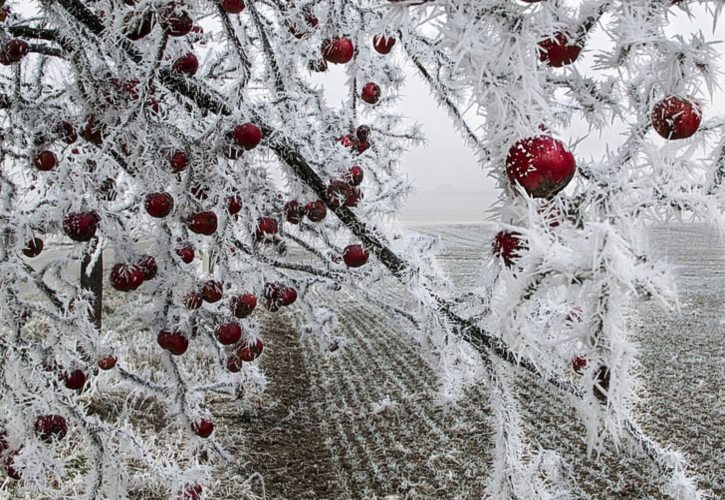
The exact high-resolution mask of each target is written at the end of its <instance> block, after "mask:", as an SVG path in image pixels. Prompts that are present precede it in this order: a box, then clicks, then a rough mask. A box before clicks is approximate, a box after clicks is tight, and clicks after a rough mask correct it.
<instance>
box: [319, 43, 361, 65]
mask: <svg viewBox="0 0 725 500" xmlns="http://www.w3.org/2000/svg"><path fill="white" fill-rule="evenodd" d="M354 53H355V47H354V46H353V44H352V40H350V39H349V38H347V37H335V38H328V39H326V40H325V41H323V42H322V57H324V58H325V59H326V60H327V61H329V62H331V63H335V64H346V63H349V62H350V61H351V60H352V56H353V55H354Z"/></svg>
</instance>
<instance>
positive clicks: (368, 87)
mask: <svg viewBox="0 0 725 500" xmlns="http://www.w3.org/2000/svg"><path fill="white" fill-rule="evenodd" d="M380 95H381V92H380V85H378V84H377V83H374V82H368V83H366V84H365V85H363V88H362V92H360V99H362V100H363V101H365V102H366V103H368V104H377V102H378V101H379V100H380Z"/></svg>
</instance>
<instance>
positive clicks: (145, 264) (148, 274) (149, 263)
mask: <svg viewBox="0 0 725 500" xmlns="http://www.w3.org/2000/svg"><path fill="white" fill-rule="evenodd" d="M136 265H137V266H138V267H140V268H141V270H142V271H143V279H144V281H148V280H152V279H154V278H155V277H156V273H158V272H159V266H158V265H157V264H156V259H155V258H154V257H153V256H151V255H141V256H140V257H139V258H138V261H137V262H136Z"/></svg>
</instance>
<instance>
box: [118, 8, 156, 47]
mask: <svg viewBox="0 0 725 500" xmlns="http://www.w3.org/2000/svg"><path fill="white" fill-rule="evenodd" d="M123 24H124V33H125V34H126V37H127V38H128V39H129V40H134V41H136V40H141V39H142V38H144V37H146V36H148V35H149V33H151V30H152V29H153V27H154V14H153V12H151V11H150V10H147V11H145V12H144V13H143V15H141V16H138V15H135V14H134V13H129V14H127V15H126V17H124V19H123Z"/></svg>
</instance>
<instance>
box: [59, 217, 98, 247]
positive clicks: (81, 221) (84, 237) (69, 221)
mask: <svg viewBox="0 0 725 500" xmlns="http://www.w3.org/2000/svg"><path fill="white" fill-rule="evenodd" d="M98 222H99V218H98V214H96V213H95V212H73V213H69V214H67V215H66V216H65V218H64V219H63V231H65V234H67V235H68V237H69V238H70V239H72V240H73V241H89V240H90V239H91V238H93V237H94V236H95V235H96V230H97V229H98Z"/></svg>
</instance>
